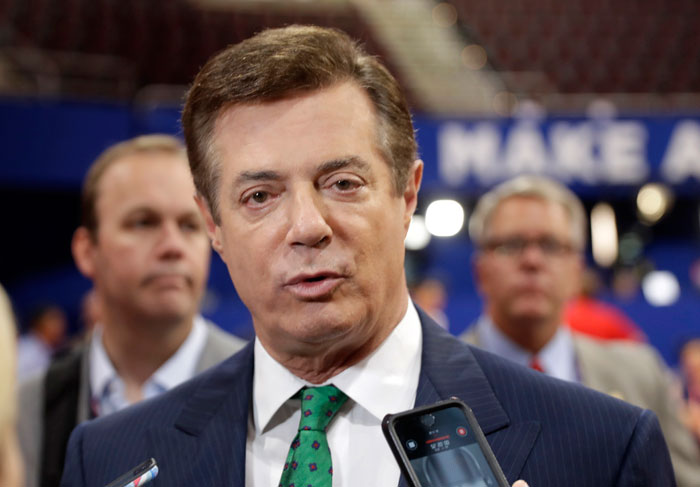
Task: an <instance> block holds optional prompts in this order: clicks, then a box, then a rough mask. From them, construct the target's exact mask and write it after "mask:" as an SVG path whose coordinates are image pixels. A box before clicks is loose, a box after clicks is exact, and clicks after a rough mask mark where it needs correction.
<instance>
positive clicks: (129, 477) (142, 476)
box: [105, 458, 158, 487]
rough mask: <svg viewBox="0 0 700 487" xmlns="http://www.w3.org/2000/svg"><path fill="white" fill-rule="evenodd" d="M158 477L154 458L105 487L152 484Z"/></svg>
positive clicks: (130, 486)
mask: <svg viewBox="0 0 700 487" xmlns="http://www.w3.org/2000/svg"><path fill="white" fill-rule="evenodd" d="M157 475H158V465H157V464H156V460H155V459H154V458H149V459H148V460H146V461H145V462H143V463H141V464H139V465H137V466H136V467H134V468H132V469H131V470H129V471H128V472H126V473H125V474H124V475H122V476H121V477H119V478H118V479H116V480H114V481H113V482H110V483H109V484H107V485H106V486H105V487H136V486H141V485H144V484H146V483H147V482H150V481H151V480H153V479H154V478H156V476H157Z"/></svg>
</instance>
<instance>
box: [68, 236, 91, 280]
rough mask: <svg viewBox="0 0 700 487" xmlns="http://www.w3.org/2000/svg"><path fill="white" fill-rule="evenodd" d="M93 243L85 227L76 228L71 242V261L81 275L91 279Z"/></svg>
mask: <svg viewBox="0 0 700 487" xmlns="http://www.w3.org/2000/svg"><path fill="white" fill-rule="evenodd" d="M95 245H96V243H95V241H94V239H93V236H92V235H91V234H90V231H89V230H88V229H87V228H85V227H78V228H77V229H76V230H75V232H74V233H73V239H72V240H71V252H72V253H73V260H74V261H75V265H76V266H77V267H78V270H79V271H80V273H81V274H82V275H84V276H85V277H87V278H90V279H92V278H93V276H94V275H95V265H96V264H95Z"/></svg>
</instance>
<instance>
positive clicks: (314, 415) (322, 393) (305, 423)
mask: <svg viewBox="0 0 700 487" xmlns="http://www.w3.org/2000/svg"><path fill="white" fill-rule="evenodd" d="M347 399H348V396H346V395H345V394H343V392H342V391H341V390H340V389H338V388H337V387H335V386H332V385H331V386H322V387H305V388H304V389H302V390H301V420H300V421H299V431H325V430H326V428H327V427H328V424H329V423H330V422H331V420H332V419H333V417H334V416H335V414H336V413H337V412H338V410H339V409H340V408H341V406H342V405H343V404H344V403H345V401H346V400H347Z"/></svg>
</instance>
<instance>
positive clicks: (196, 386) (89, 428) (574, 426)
mask: <svg viewBox="0 0 700 487" xmlns="http://www.w3.org/2000/svg"><path fill="white" fill-rule="evenodd" d="M420 314H421V321H422V324H423V356H422V370H421V374H420V380H419V385H418V391H417V398H416V403H417V405H424V404H431V403H433V402H436V401H438V400H441V399H447V398H449V397H451V396H457V397H459V398H460V399H462V400H463V401H464V402H466V403H467V404H468V405H469V406H471V408H472V409H473V411H474V413H475V415H476V417H477V419H478V421H479V424H480V425H481V427H482V429H483V430H484V433H485V434H486V438H487V439H488V441H489V443H490V444H491V447H492V448H493V450H494V453H495V455H496V457H497V458H498V461H499V462H500V464H501V466H502V468H503V471H504V473H505V475H506V477H507V478H508V480H509V481H510V482H511V483H512V482H513V481H515V480H516V479H518V478H523V479H525V480H527V481H528V482H529V483H530V485H531V486H532V487H545V486H552V487H576V486H581V487H583V486H586V487H590V486H594V487H606V486H625V487H633V486H640V487H641V486H644V487H656V486H658V487H662V486H663V487H668V486H674V485H675V481H674V479H673V472H672V468H671V462H670V459H669V455H668V450H667V448H666V445H665V443H664V439H663V436H662V434H661V430H660V428H659V424H658V421H657V420H656V417H655V416H654V414H653V413H651V412H650V411H647V410H642V409H639V408H637V407H635V406H631V405H629V404H627V403H624V402H622V401H619V400H617V399H614V398H611V397H609V396H606V395H603V394H601V393H598V392H595V391H592V390H590V389H586V388H584V387H581V386H578V385H575V384H570V383H566V382H563V381H559V380H556V379H552V378H549V377H546V376H544V375H543V374H539V373H536V372H532V371H530V370H528V369H526V368H524V367H519V366H517V365H513V364H511V363H509V362H508V361H506V360H504V359H501V358H498V357H496V356H494V355H491V354H489V353H487V352H484V351H481V350H478V349H476V348H472V347H470V346H468V345H465V344H463V343H461V342H460V341H459V340H457V339H456V338H454V337H452V336H451V335H449V334H448V333H446V332H445V331H443V330H442V329H440V328H439V327H438V326H437V325H436V324H434V323H433V322H432V320H430V318H428V317H427V316H426V315H425V314H423V313H420ZM252 380H253V346H252V343H251V344H249V345H248V346H246V347H245V348H244V349H243V350H242V351H240V352H239V353H238V354H236V355H234V356H233V357H231V358H230V359H228V360H226V361H225V362H223V363H222V364H221V365H219V366H217V367H215V368H213V369H210V370H209V371H208V372H205V373H204V374H202V375H201V376H199V377H197V378H194V379H192V380H191V381H189V382H187V383H185V384H183V385H181V386H180V387H178V388H176V389H173V390H172V391H170V392H167V393H165V394H163V395H162V396H160V397H158V398H155V399H153V400H150V401H146V402H144V403H141V404H139V405H136V406H134V407H132V408H128V409H126V410H124V411H122V412H120V413H116V414H113V415H111V416H107V417H104V418H100V419H98V420H95V421H91V422H89V423H84V424H83V425H81V426H79V427H78V428H77V429H76V430H75V431H74V432H73V434H72V436H71V440H70V444H69V447H68V457H67V460H66V468H65V473H64V476H63V480H62V482H61V485H62V487H100V486H104V485H106V484H107V483H109V482H110V481H112V480H114V479H115V478H116V477H118V476H119V475H121V474H122V473H124V472H126V471H127V470H129V469H130V468H132V467H134V466H135V465H137V464H139V463H141V462H142V461H144V460H145V459H147V458H149V457H154V458H155V459H156V460H157V461H158V464H159V466H160V474H159V476H158V478H156V479H155V480H154V482H153V484H152V485H153V487H178V486H182V487H189V486H192V485H206V486H210V487H219V486H221V487H223V486H227V487H243V486H244V485H245V478H244V477H245V449H246V434H247V427H248V420H249V414H250V413H249V411H250V406H251V395H252ZM377 427H379V426H377ZM360 446H361V445H358V447H360ZM280 468H281V467H280ZM401 484H402V485H405V482H404V480H403V479H402V480H401ZM367 487H370V486H367ZM377 487H386V486H377Z"/></svg>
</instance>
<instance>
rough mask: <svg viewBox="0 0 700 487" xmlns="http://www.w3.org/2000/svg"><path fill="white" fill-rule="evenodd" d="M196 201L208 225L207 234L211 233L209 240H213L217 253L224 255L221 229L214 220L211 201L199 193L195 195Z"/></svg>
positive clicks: (205, 223)
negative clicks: (210, 205) (210, 206)
mask: <svg viewBox="0 0 700 487" xmlns="http://www.w3.org/2000/svg"><path fill="white" fill-rule="evenodd" d="M194 201H195V203H197V207H199V212H200V213H201V214H202V218H204V226H205V227H206V230H207V235H209V240H211V246H212V248H213V249H214V250H215V251H216V253H217V254H219V255H222V252H223V250H224V246H223V244H222V243H221V229H220V228H219V226H218V225H217V224H216V222H215V221H214V217H213V216H212V214H211V209H210V208H209V203H208V202H207V200H205V199H204V198H203V197H202V195H200V194H199V193H197V194H196V195H195V196H194Z"/></svg>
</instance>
